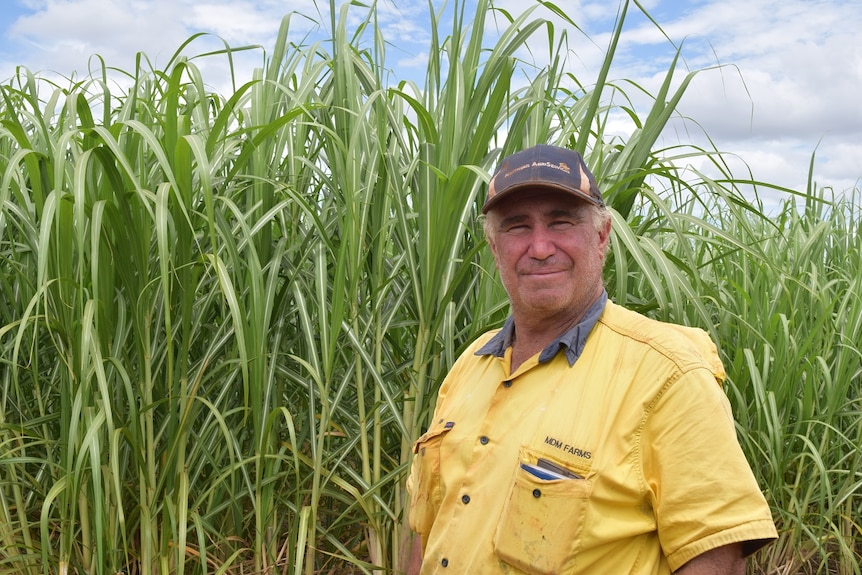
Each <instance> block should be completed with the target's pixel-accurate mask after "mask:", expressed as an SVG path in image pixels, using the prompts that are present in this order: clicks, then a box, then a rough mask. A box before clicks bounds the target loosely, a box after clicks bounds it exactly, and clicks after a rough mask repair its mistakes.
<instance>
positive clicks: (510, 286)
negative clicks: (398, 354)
mask: <svg viewBox="0 0 862 575" xmlns="http://www.w3.org/2000/svg"><path fill="white" fill-rule="evenodd" d="M482 212H483V213H484V214H485V234H486V237H487V239H488V243H489V244H490V247H491V251H492V252H493V254H494V258H495V261H496V265H497V269H498V271H499V273H500V277H501V279H502V282H503V285H504V287H505V288H506V292H507V293H508V295H509V300H510V307H511V316H510V317H509V319H508V321H507V322H506V324H505V325H504V326H503V328H502V329H500V330H496V331H492V332H490V333H487V334H485V335H483V336H481V337H480V338H479V339H478V340H477V341H476V342H474V344H472V346H471V347H470V348H469V349H467V350H466V352H465V353H464V354H463V355H462V356H461V357H460V358H459V359H458V361H457V362H456V363H455V365H454V366H453V367H452V370H451V371H450V373H449V374H448V376H447V378H446V380H445V381H444V382H443V384H442V386H441V388H440V392H439V397H438V401H437V406H436V409H435V413H434V417H433V419H432V422H431V425H430V427H429V429H428V432H427V433H425V434H424V435H423V436H422V437H421V438H420V439H419V440H418V441H417V442H416V444H415V445H414V453H415V457H414V461H413V467H412V470H411V474H410V478H409V479H408V490H409V492H410V495H411V509H410V524H411V526H412V528H413V529H414V530H415V531H416V532H417V533H418V534H419V536H420V537H419V538H417V545H416V548H415V552H416V556H417V563H418V562H419V561H421V572H422V573H423V574H430V573H447V574H452V573H463V574H471V575H472V574H483V573H488V574H496V573H512V574H517V573H531V574H580V573H590V574H599V575H604V574H609V575H617V574H623V573H625V574H650V575H658V574H666V573H672V572H673V573H684V574H686V575H704V574H733V575H736V574H742V573H744V572H745V559H744V558H745V557H746V556H747V555H749V554H750V553H752V552H754V551H755V550H757V549H758V548H760V547H761V546H763V545H764V544H766V543H768V542H769V541H770V540H772V539H774V538H776V537H777V534H776V531H775V527H774V524H773V522H772V518H771V515H770V511H769V507H768V506H767V504H766V501H765V499H764V497H763V495H762V494H761V492H760V490H759V488H758V486H757V484H756V482H755V479H754V476H753V474H752V472H751V469H750V468H749V466H748V463H747V462H746V460H745V458H744V455H743V453H742V451H741V449H740V447H739V444H738V442H737V439H736V435H735V430H734V424H733V419H732V416H731V413H730V407H729V403H728V401H727V398H726V397H725V395H724V393H723V392H722V389H721V387H720V385H721V382H722V381H723V379H724V377H725V373H724V370H723V367H722V365H721V362H720V360H719V357H718V352H717V350H716V347H715V345H714V344H713V343H712V341H711V340H710V339H709V337H708V336H707V334H706V332H704V331H702V330H699V329H694V328H688V327H683V326H676V325H671V324H666V323H661V322H657V321H654V320H651V319H648V318H646V317H644V316H641V315H639V314H636V313H634V312H632V311H629V310H626V309H624V308H622V307H620V306H617V305H615V304H614V303H613V302H610V301H608V298H607V293H606V292H605V289H604V286H603V283H602V266H603V263H604V258H605V253H606V248H607V247H608V237H609V235H610V229H611V224H610V216H609V214H608V211H607V209H606V208H605V205H604V202H603V199H602V196H601V194H600V192H599V190H598V188H597V186H596V182H595V179H594V178H593V176H592V174H590V172H589V170H588V169H587V167H586V165H584V162H583V160H582V158H581V156H580V155H579V154H578V153H576V152H573V151H570V150H566V149H563V148H558V147H555V146H547V145H540V146H536V147H533V148H530V149H527V150H524V151H522V152H519V153H516V154H514V155H512V156H510V157H508V158H506V159H504V160H503V162H502V163H501V164H500V166H499V167H498V169H497V171H496V173H495V174H494V177H493V178H492V179H491V182H490V184H489V188H488V197H487V200H486V201H485V204H484V207H483V210H482Z"/></svg>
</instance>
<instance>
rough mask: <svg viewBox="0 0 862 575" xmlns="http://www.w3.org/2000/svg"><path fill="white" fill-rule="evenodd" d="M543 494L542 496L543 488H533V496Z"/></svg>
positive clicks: (537, 496)
mask: <svg viewBox="0 0 862 575" xmlns="http://www.w3.org/2000/svg"><path fill="white" fill-rule="evenodd" d="M541 496H542V490H541V489H533V497H536V498H539V497H541Z"/></svg>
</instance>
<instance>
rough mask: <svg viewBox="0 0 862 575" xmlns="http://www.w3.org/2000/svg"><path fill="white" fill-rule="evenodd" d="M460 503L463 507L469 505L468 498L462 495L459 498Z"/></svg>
mask: <svg viewBox="0 0 862 575" xmlns="http://www.w3.org/2000/svg"><path fill="white" fill-rule="evenodd" d="M461 502H462V503H463V504H464V505H467V504H468V503H470V496H469V495H462V496H461Z"/></svg>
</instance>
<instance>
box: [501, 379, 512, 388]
mask: <svg viewBox="0 0 862 575" xmlns="http://www.w3.org/2000/svg"><path fill="white" fill-rule="evenodd" d="M503 387H512V381H511V380H509V379H507V380H506V381H504V382H503Z"/></svg>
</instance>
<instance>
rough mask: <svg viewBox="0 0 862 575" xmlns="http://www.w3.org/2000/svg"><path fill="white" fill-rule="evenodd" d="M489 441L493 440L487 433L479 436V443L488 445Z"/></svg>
mask: <svg viewBox="0 0 862 575" xmlns="http://www.w3.org/2000/svg"><path fill="white" fill-rule="evenodd" d="M489 441H491V440H490V439H488V436H487V435H483V436H482V437H480V438H479V443H481V444H482V445H488V442H489Z"/></svg>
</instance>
